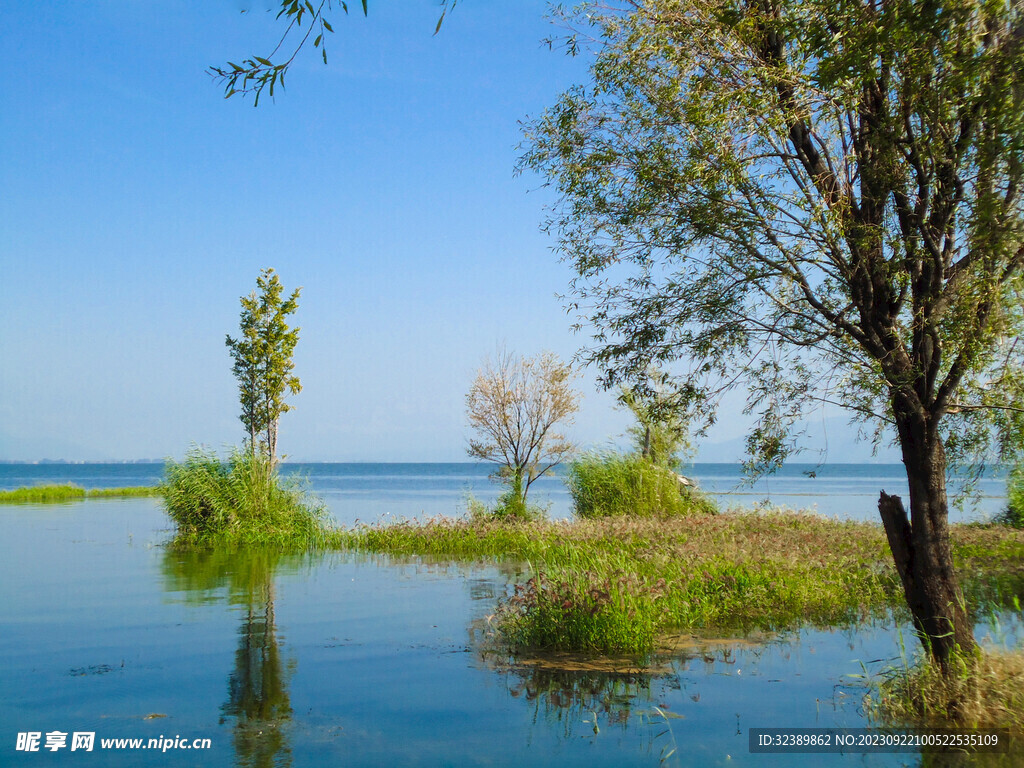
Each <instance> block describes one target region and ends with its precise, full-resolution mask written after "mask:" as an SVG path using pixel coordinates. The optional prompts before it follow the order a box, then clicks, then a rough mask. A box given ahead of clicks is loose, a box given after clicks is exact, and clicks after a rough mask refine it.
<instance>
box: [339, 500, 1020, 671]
mask: <svg viewBox="0 0 1024 768" xmlns="http://www.w3.org/2000/svg"><path fill="white" fill-rule="evenodd" d="M329 539H330V543H331V544H332V545H334V546H339V547H344V548H351V549H359V550H363V551H372V552H380V553H388V554H392V555H429V556H433V557H450V558H455V559H467V560H477V559H495V558H500V559H511V560H518V561H526V562H528V563H529V564H530V569H531V571H532V578H530V579H529V581H528V582H527V583H525V584H521V585H519V586H517V587H516V591H515V593H514V594H513V595H511V596H510V597H509V598H507V599H506V600H505V601H504V602H503V603H502V604H501V606H500V607H499V609H498V612H497V622H498V627H499V629H500V631H501V633H502V634H503V635H504V636H505V638H506V639H507V640H508V641H509V642H510V643H511V644H512V646H513V647H520V648H546V649H559V650H577V651H579V650H583V651H594V652H600V653H639V654H643V653H648V652H650V651H651V650H653V649H654V648H655V647H656V646H657V644H658V642H659V637H661V636H663V635H665V634H666V633H670V632H674V631H689V630H699V629H707V628H715V629H720V630H745V629H750V628H753V627H758V628H762V629H783V628H789V627H795V626H798V625H800V624H804V623H808V622H810V623H812V624H818V625H835V624H844V623H849V622H852V621H856V620H858V619H862V618H867V617H870V616H881V615H883V614H887V613H889V612H890V611H894V610H895V611H902V610H904V601H903V594H902V591H901V589H900V587H899V584H898V580H897V578H896V575H895V572H894V570H893V566H892V558H891V555H890V553H889V549H888V545H887V543H886V540H885V535H884V533H883V531H882V529H881V527H880V526H878V525H876V524H870V523H855V522H848V521H836V520H829V519H825V518H821V517H818V516H815V515H808V514H798V513H779V514H754V513H747V514H735V513H731V514H724V515H717V516H706V515H702V516H695V517H682V518H669V519H636V518H625V517H614V518H605V519H596V520H581V521H576V522H532V523H526V524H515V525H509V524H502V523H498V522H494V521H484V520H476V521H468V522H461V521H449V520H436V521H428V522H425V523H415V522H407V523H401V524H397V525H390V526H386V527H372V526H366V527H361V528H357V529H354V530H350V531H335V532H332V533H331V535H330V537H329ZM953 540H954V552H955V557H956V560H957V566H958V568H959V571H960V573H961V575H962V579H963V582H964V588H965V591H966V593H967V595H968V599H969V601H971V602H972V603H973V604H977V603H978V602H980V601H991V600H993V599H996V598H997V596H998V595H999V594H1009V593H1011V592H1012V591H1013V590H1015V589H1017V588H1019V586H1020V583H1021V581H1022V580H1024V532H1020V531H1014V530H1011V529H1007V528H1004V527H998V526H989V527H983V526H954V528H953Z"/></svg>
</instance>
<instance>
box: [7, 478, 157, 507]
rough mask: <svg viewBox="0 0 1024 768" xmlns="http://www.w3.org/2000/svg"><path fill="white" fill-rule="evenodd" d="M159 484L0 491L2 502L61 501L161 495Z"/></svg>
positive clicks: (55, 486) (39, 487) (43, 487)
mask: <svg viewBox="0 0 1024 768" xmlns="http://www.w3.org/2000/svg"><path fill="white" fill-rule="evenodd" d="M159 495H160V487H159V486H155V485H153V486H150V485H142V486H129V487H126V488H88V489H87V488H80V487H78V486H77V485H71V484H70V483H69V484H65V485H37V486H32V487H27V488H18V489H16V490H13V491H0V504H21V503H25V504H28V503H36V504H38V503H59V502H64V501H78V500H80V499H113V498H127V497H135V496H159Z"/></svg>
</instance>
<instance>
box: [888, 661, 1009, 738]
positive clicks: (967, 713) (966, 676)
mask: <svg viewBox="0 0 1024 768" xmlns="http://www.w3.org/2000/svg"><path fill="white" fill-rule="evenodd" d="M868 709H869V711H870V712H871V714H872V716H873V717H874V718H875V719H877V720H882V721H884V722H886V723H898V724H901V725H911V726H921V727H941V726H947V725H949V724H950V723H954V724H956V725H958V726H960V727H964V728H972V729H985V730H997V729H998V730H1007V731H1010V732H1011V733H1013V734H1015V735H1017V736H1024V651H1022V650H1020V649H1018V650H1014V651H1002V650H994V649H986V650H985V651H983V652H982V653H981V655H980V656H979V657H978V658H977V659H969V660H961V661H960V665H959V668H958V669H956V670H955V671H954V672H953V673H951V674H949V675H943V674H942V673H941V672H940V671H939V669H938V668H937V666H936V665H934V664H930V663H928V662H927V661H926V660H924V659H920V660H918V661H917V663H915V664H913V665H910V666H906V667H902V668H895V669H890V670H887V671H886V672H884V673H883V674H882V676H881V679H880V681H879V682H878V684H877V689H876V691H875V692H874V694H873V696H869V697H868Z"/></svg>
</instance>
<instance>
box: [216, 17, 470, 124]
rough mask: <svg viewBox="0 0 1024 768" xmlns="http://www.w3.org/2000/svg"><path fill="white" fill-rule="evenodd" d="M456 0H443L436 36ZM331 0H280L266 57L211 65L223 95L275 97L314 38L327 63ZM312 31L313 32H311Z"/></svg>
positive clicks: (257, 99) (258, 99)
mask: <svg viewBox="0 0 1024 768" xmlns="http://www.w3.org/2000/svg"><path fill="white" fill-rule="evenodd" d="M457 2H458V0H443V2H442V3H441V15H440V17H439V18H438V20H437V26H436V27H435V28H434V34H435V35H436V34H437V33H438V32H439V31H440V30H441V24H442V22H444V18H445V16H446V15H447V13H448V11H449V10H451V9H452V8H454V7H455V4H456V3H457ZM361 4H362V7H363V15H364V16H366V15H368V13H369V8H368V5H369V2H368V0H361ZM338 5H339V6H340V7H341V10H342V12H343V13H345V14H348V3H346V2H341V3H338ZM333 7H334V3H333V0H320V3H319V5H316V6H314V5H313V3H312V2H310V0H281V9H280V10H279V11H278V12H277V18H278V19H280V20H282V21H283V23H286V26H285V29H284V32H282V33H281V37H280V39H278V41H277V45H275V46H274V49H273V50H272V51H270V53H268V54H267V55H266V56H255V55H253V56H249V57H247V58H245V59H242V63H241V64H236V63H235V62H233V61H229V62H227V64H226V65H222V66H211V67H210V68H209V69H208V70H207V72H209V73H210V75H211V77H213V78H214V80H216V81H218V82H220V83H222V84H223V85H224V98H225V99H229V98H231V97H232V96H234V95H235V94H236V93H240V94H242V95H246V94H250V93H251V94H253V95H254V96H255V98H254V99H253V106H254V107H256V106H259V103H260V95H261V94H262V93H263V91H264V89H268V90H269V92H270V97H271V98H274V89H275V88H276V87H281V88H284V78H285V74H286V73H287V72H288V68H289V67H290V66H291V65H292V62H294V61H295V58H296V57H297V56H298V55H299V52H300V51H301V50H302V49H303V48H304V47H305V46H306V45H307V44H308V43H309V40H310V38H312V39H313V47H314V48H317V49H319V50H320V57H321V58H322V59H323V62H324V64H326V63H327V43H326V39H325V35H327V34H329V33H333V32H334V27H332V26H331V22H330V21H329V20H328V19H327V16H326V15H325V12H329V11H331V10H333ZM314 33H315V35H314Z"/></svg>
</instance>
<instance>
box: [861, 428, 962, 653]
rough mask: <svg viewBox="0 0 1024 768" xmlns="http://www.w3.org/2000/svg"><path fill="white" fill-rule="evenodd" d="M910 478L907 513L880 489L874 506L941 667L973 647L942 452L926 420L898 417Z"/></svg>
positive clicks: (918, 624) (921, 633)
mask: <svg viewBox="0 0 1024 768" xmlns="http://www.w3.org/2000/svg"><path fill="white" fill-rule="evenodd" d="M897 422H898V423H897V427H898V429H899V435H900V443H901V447H902V449H903V463H904V465H906V470H907V480H908V481H909V483H910V517H909V519H908V517H907V511H906V509H905V508H904V506H903V500H902V499H900V497H899V496H890V495H889V494H887V493H886V492H885V491H882V493H881V497H880V498H879V500H878V511H879V513H880V514H881V516H882V524H883V525H884V526H885V534H886V537H887V538H888V539H889V547H890V549H891V550H892V555H893V560H894V561H895V563H896V571H897V572H898V573H899V576H900V581H901V582H902V584H903V592H904V595H905V596H906V599H907V606H908V607H909V608H910V612H911V614H912V615H913V619H914V628H915V630H916V632H917V634H918V637H919V638H920V639H921V642H922V643H923V644H924V646H925V648H926V649H927V650H928V652H929V654H930V655H931V658H932V660H933V661H935V662H936V663H937V664H938V665H939V666H940V668H941V669H942V671H943V672H945V673H948V672H950V671H951V665H952V662H953V661H954V659H955V658H956V656H957V655H961V656H968V655H973V654H974V653H975V652H976V651H977V645H976V644H975V642H974V630H973V627H972V624H971V620H970V616H969V615H968V613H967V609H966V605H965V603H964V599H963V593H962V592H961V591H960V587H959V585H958V584H957V580H956V573H955V572H954V569H953V552H952V549H951V547H950V543H949V522H948V518H949V504H948V500H947V497H946V454H945V451H944V449H943V447H942V440H941V439H940V438H939V437H938V435H937V433H936V432H935V431H934V430H933V429H929V428H928V426H927V421H926V420H925V419H920V418H918V419H911V418H899V417H897Z"/></svg>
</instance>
